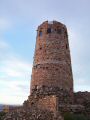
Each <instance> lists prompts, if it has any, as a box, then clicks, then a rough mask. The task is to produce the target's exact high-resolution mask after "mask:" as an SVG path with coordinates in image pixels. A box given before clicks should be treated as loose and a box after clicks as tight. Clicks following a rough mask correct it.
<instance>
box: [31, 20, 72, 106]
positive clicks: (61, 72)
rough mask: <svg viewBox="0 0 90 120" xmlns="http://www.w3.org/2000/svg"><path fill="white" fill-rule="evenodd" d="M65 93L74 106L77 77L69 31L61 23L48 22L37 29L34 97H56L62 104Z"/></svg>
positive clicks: (33, 69) (33, 83) (32, 85)
mask: <svg viewBox="0 0 90 120" xmlns="http://www.w3.org/2000/svg"><path fill="white" fill-rule="evenodd" d="M61 93H63V94H64V93H65V94H66V93H67V97H69V98H68V100H66V101H70V103H71V102H72V99H73V76H72V68H71V58H70V50H69V43H68V34H67V28H66V26H65V25H64V24H62V23H60V22H57V21H52V22H48V21H45V22H43V23H42V24H41V25H40V26H38V29H37V38H36V47H35V54H34V62H33V68H32V78H31V88H30V94H31V95H33V94H40V95H44V96H47V95H48V97H49V96H50V95H55V96H57V97H58V100H59V102H60V99H62V97H61V96H60V94H61ZM65 94H64V95H65ZM50 98H51V97H50ZM47 101H48V98H47ZM51 101H52V100H51ZM49 102H50V101H49ZM62 102H64V100H63V99H62ZM40 104H41V102H40Z"/></svg>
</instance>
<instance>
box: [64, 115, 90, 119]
mask: <svg viewBox="0 0 90 120" xmlns="http://www.w3.org/2000/svg"><path fill="white" fill-rule="evenodd" d="M64 120H88V119H87V117H86V116H84V115H82V114H71V113H65V114H64Z"/></svg>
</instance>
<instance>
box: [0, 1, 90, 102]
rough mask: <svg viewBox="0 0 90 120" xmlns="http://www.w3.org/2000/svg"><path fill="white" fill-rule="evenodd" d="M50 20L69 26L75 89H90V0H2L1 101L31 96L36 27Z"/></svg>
mask: <svg viewBox="0 0 90 120" xmlns="http://www.w3.org/2000/svg"><path fill="white" fill-rule="evenodd" d="M46 20H49V21H52V20H57V21H59V22H62V23H64V24H65V25H66V26H67V29H68V34H69V43H70V50H71V60H72V69H73V79H74V91H90V0H0V103H4V104H22V103H23V101H24V100H26V99H27V98H28V95H29V89H30V79H31V71H32V63H33V55H34V48H35V41H36V29H37V26H38V25H40V24H41V23H42V22H43V21H46Z"/></svg>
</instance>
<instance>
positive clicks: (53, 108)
mask: <svg viewBox="0 0 90 120" xmlns="http://www.w3.org/2000/svg"><path fill="white" fill-rule="evenodd" d="M65 113H74V114H84V115H86V116H89V117H90V92H78V93H74V91H73V75H72V67H71V58H70V49H69V41H68V33H67V28H66V26H65V25H64V24H62V23H60V22H57V21H52V22H49V21H45V22H43V23H42V24H41V25H40V26H38V29H37V37H36V47H35V54H34V61H33V68H32V75H31V87H30V95H29V97H28V100H26V101H25V102H24V104H23V107H21V108H19V109H15V111H12V113H8V114H7V116H6V117H5V119H4V120H8V118H9V119H11V120H13V119H14V118H15V119H18V120H19V119H20V120H63V115H64V114H65ZM8 116H9V117H8Z"/></svg>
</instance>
